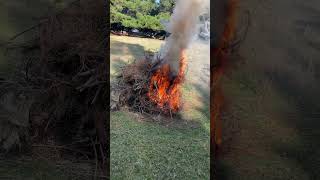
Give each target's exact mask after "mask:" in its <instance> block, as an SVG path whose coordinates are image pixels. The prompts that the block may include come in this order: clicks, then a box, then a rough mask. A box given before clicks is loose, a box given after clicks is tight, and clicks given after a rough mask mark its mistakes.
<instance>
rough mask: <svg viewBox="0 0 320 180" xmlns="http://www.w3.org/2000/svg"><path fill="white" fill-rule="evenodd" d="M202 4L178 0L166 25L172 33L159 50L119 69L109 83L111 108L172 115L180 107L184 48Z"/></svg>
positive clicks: (190, 37)
mask: <svg viewBox="0 0 320 180" xmlns="http://www.w3.org/2000/svg"><path fill="white" fill-rule="evenodd" d="M203 7H204V3H203V1H202V0H190V1H178V2H177V4H176V6H175V9H174V12H173V14H172V16H171V19H170V24H169V26H168V27H167V28H168V29H167V31H168V32H170V34H171V35H170V36H169V37H168V38H167V39H166V42H165V44H164V46H162V48H161V49H160V51H159V52H158V53H157V54H155V55H154V56H153V58H150V56H146V58H145V59H144V60H139V61H135V62H134V63H132V64H129V65H127V66H124V67H123V68H122V69H121V71H120V73H119V74H118V76H117V82H116V83H113V85H112V97H111V100H112V101H111V103H112V104H111V109H117V108H119V107H121V106H126V107H129V109H130V110H133V111H138V112H140V113H142V114H148V115H159V114H163V115H171V117H172V116H173V115H175V114H177V113H178V112H179V110H181V108H182V101H181V86H182V83H183V80H184V77H185V73H186V67H187V56H186V49H187V47H188V45H189V43H190V41H191V39H192V37H193V36H194V34H196V33H195V31H196V29H195V27H196V23H197V21H198V19H199V15H200V14H201V11H202V10H203ZM151 57H152V56H151Z"/></svg>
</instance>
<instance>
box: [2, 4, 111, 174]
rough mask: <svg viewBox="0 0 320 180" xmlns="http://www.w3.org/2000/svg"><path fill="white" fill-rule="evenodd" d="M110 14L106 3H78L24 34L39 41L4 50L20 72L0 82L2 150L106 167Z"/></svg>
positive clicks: (16, 44) (5, 77)
mask: <svg viewBox="0 0 320 180" xmlns="http://www.w3.org/2000/svg"><path fill="white" fill-rule="evenodd" d="M105 13H106V12H105V4H104V1H102V0H98V1H97V0H82V1H80V0H79V1H75V2H74V3H73V4H71V5H70V6H68V7H67V8H66V9H64V10H62V11H61V12H59V13H57V14H54V15H51V16H49V17H48V18H45V19H44V20H43V21H41V22H40V23H39V24H38V25H36V26H34V27H32V28H30V29H29V30H28V31H24V32H23V33H21V34H19V35H24V34H26V33H30V34H35V38H34V39H32V40H30V41H28V42H23V43H15V42H14V40H13V39H14V38H18V35H17V36H16V37H14V38H13V39H12V41H11V42H9V43H8V44H6V45H5V46H4V48H6V50H7V57H8V59H10V62H11V64H13V66H12V67H13V68H12V71H10V72H11V73H7V74H3V75H1V76H0V90H1V91H0V149H1V150H6V151H8V150H10V149H12V148H14V147H20V149H21V148H23V149H25V148H26V147H30V148H28V149H31V152H32V153H35V154H39V155H40V156H41V157H48V156H50V157H48V158H58V157H60V158H61V157H65V156H68V157H69V156H73V157H74V156H75V157H76V159H77V160H82V159H84V160H88V159H96V160H99V162H102V163H101V164H102V165H103V166H106V165H107V162H106V161H107V159H106V156H107V153H108V149H107V146H106V145H107V143H108V142H107V132H106V131H107V126H106V125H107V123H108V122H107V112H108V111H107V108H108V103H107V102H108V96H109V94H108V93H107V92H108V89H107V88H108V85H107V76H108V66H107V59H106V53H107V50H106V47H107V44H106V43H108V41H109V40H108V38H107V24H106V22H107V20H106V16H105ZM16 54H22V56H19V57H16V56H15V55H16ZM23 145H26V146H23ZM96 162H98V161H96ZM102 169H106V167H104V168H102ZM105 172H106V171H105Z"/></svg>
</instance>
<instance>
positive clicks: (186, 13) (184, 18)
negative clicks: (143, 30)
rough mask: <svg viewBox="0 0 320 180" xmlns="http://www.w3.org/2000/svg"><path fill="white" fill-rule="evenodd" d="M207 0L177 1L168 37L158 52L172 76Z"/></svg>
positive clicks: (194, 31) (177, 69) (195, 28)
mask: <svg viewBox="0 0 320 180" xmlns="http://www.w3.org/2000/svg"><path fill="white" fill-rule="evenodd" d="M209 2H210V1H209V0H178V1H177V2H176V6H175V9H174V11H173V14H172V16H171V18H170V22H169V25H168V27H167V31H168V32H169V33H170V36H169V37H168V38H167V39H166V42H165V45H164V46H163V47H162V48H161V50H160V57H161V59H163V60H164V63H167V64H169V66H170V70H171V73H172V75H173V76H175V75H177V73H178V71H179V60H180V55H181V52H182V50H183V49H186V48H187V47H188V45H189V44H190V42H191V40H192V38H193V37H194V35H196V32H197V23H198V21H199V16H200V15H201V13H202V12H204V11H205V7H206V6H208V4H209Z"/></svg>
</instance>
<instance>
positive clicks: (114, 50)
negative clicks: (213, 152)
mask: <svg viewBox="0 0 320 180" xmlns="http://www.w3.org/2000/svg"><path fill="white" fill-rule="evenodd" d="M162 42H163V41H159V40H152V39H142V38H132V37H123V36H111V44H110V48H111V63H110V64H111V69H110V71H111V73H113V72H116V71H117V69H118V68H119V67H120V66H121V65H123V64H126V63H129V62H130V61H131V60H132V59H138V60H139V59H140V58H143V57H144V51H146V50H151V51H157V49H159V47H160V45H161V43H162ZM111 78H112V76H111ZM111 80H112V79H111ZM182 91H183V102H184V108H183V109H182V111H181V112H180V115H181V119H180V120H176V119H173V120H172V121H170V122H167V123H156V122H150V119H148V118H146V119H143V118H142V117H141V115H138V114H134V113H132V112H127V111H118V112H111V123H110V124H111V127H110V128H111V137H110V138H111V144H110V146H111V154H110V159H111V179H209V175H210V173H209V170H210V165H209V164H210V154H209V152H210V149H209V148H210V141H209V139H210V137H209V135H210V118H209V100H208V99H209V91H208V90H204V89H200V88H199V87H198V86H196V85H195V84H193V83H192V82H189V81H187V82H185V84H184V85H183V88H182Z"/></svg>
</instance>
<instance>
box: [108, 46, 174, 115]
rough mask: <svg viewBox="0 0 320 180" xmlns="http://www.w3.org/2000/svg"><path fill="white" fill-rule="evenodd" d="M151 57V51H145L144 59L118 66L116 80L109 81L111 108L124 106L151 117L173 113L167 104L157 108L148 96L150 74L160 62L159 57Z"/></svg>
mask: <svg viewBox="0 0 320 180" xmlns="http://www.w3.org/2000/svg"><path fill="white" fill-rule="evenodd" d="M153 57H154V54H153V53H152V52H146V55H145V59H143V60H135V61H134V62H132V63H130V64H127V65H124V66H123V67H121V68H120V71H119V72H118V73H117V76H116V80H115V81H114V82H113V83H111V102H110V103H111V104H110V106H111V107H110V108H111V110H119V109H120V108H125V109H128V110H130V111H134V112H139V113H141V114H142V115H147V116H148V117H151V118H153V117H157V116H159V115H163V116H167V115H171V116H173V115H174V114H173V113H170V112H171V111H170V109H169V107H168V106H164V107H163V108H159V107H158V106H157V104H156V103H155V102H153V101H151V100H150V99H149V97H148V91H149V87H150V79H151V76H152V74H153V73H154V71H155V67H157V65H158V64H159V63H161V59H156V60H154V59H153Z"/></svg>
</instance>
